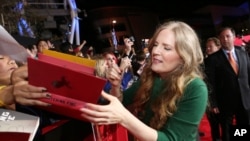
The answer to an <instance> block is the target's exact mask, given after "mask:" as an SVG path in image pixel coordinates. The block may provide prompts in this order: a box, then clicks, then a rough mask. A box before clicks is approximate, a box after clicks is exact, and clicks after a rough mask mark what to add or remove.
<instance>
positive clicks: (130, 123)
mask: <svg viewBox="0 0 250 141" xmlns="http://www.w3.org/2000/svg"><path fill="white" fill-rule="evenodd" d="M123 117H124V118H123V120H122V122H121V123H120V124H121V125H122V126H123V127H125V128H126V129H127V130H128V131H129V132H130V133H132V134H133V135H134V136H135V137H136V138H137V139H138V140H140V141H156V140H157V138H158V134H157V131H156V130H155V129H153V128H151V127H149V126H147V125H146V124H144V123H143V122H141V121H140V120H139V119H138V118H136V117H135V116H134V115H133V114H131V113H130V112H129V111H127V112H124V116H123Z"/></svg>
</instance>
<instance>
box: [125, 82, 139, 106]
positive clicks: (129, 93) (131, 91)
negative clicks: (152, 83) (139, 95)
mask: <svg viewBox="0 0 250 141" xmlns="http://www.w3.org/2000/svg"><path fill="white" fill-rule="evenodd" d="M139 85H140V82H139V81H137V82H135V83H133V85H132V86H130V87H129V88H128V89H126V90H125V91H123V101H122V104H123V105H124V106H125V107H126V106H127V105H130V104H131V103H132V102H133V99H134V96H135V94H136V91H137V90H138V88H139Z"/></svg>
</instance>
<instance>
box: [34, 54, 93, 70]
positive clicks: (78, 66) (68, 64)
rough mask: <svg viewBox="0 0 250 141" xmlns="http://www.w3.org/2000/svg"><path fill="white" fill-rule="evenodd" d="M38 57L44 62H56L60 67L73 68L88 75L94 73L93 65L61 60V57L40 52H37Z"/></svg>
mask: <svg viewBox="0 0 250 141" xmlns="http://www.w3.org/2000/svg"><path fill="white" fill-rule="evenodd" d="M38 59H39V60H43V61H46V62H50V63H53V64H57V65H60V66H62V67H67V68H69V69H73V70H76V71H82V72H83V73H88V74H90V75H93V74H94V68H93V67H89V66H86V65H82V64H79V63H72V62H70V61H67V60H64V61H62V59H59V58H56V57H52V56H49V55H46V54H42V53H38Z"/></svg>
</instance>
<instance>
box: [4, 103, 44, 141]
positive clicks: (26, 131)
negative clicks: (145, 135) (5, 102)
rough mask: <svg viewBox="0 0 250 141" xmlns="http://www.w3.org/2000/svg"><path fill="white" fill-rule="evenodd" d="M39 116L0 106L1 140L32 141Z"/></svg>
mask: <svg viewBox="0 0 250 141" xmlns="http://www.w3.org/2000/svg"><path fill="white" fill-rule="evenodd" d="M39 120H40V119H39V117H37V116H33V115H29V114H25V113H21V112H18V111H14V110H8V109H4V108H0V139H1V140H2V141H33V139H34V137H35V134H36V132H37V129H38V126H39Z"/></svg>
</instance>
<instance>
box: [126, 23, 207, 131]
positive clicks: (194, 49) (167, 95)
mask: <svg viewBox="0 0 250 141" xmlns="http://www.w3.org/2000/svg"><path fill="white" fill-rule="evenodd" d="M166 28H168V29H170V30H172V31H173V32H174V34H175V38H176V41H175V44H176V50H177V53H178V54H179V55H180V57H181V58H182V59H183V64H182V65H181V66H179V67H178V68H176V69H175V70H174V71H172V72H171V73H170V74H169V75H168V76H166V77H165V78H162V79H163V81H164V87H163V90H162V91H161V94H160V96H159V97H158V98H157V99H155V100H154V101H153V102H152V103H150V107H151V109H152V112H153V113H154V116H153V117H152V119H150V123H149V124H150V126H151V127H152V128H154V129H160V128H161V127H162V126H163V124H164V123H165V122H166V121H167V119H168V118H169V117H170V116H171V115H173V113H174V112H175V111H176V109H177V104H178V101H179V100H180V98H181V97H182V96H183V92H184V89H185V86H186V85H187V84H188V83H189V82H190V81H191V80H192V79H193V78H195V77H199V78H203V72H202V69H201V64H202V63H203V53H202V50H201V46H200V41H199V38H198V36H197V34H196V33H195V31H194V30H193V29H192V28H191V27H190V26H189V25H187V24H186V23H184V22H181V21H170V22H166V23H164V24H162V25H160V26H159V28H158V29H157V30H156V32H155V33H154V35H153V37H152V38H151V40H150V43H149V45H148V48H149V51H150V53H151V52H152V47H153V46H154V42H155V40H156V38H157V36H158V34H159V33H160V32H161V31H162V30H164V29H166ZM151 64H152V62H151V60H149V63H148V64H147V65H146V67H145V68H144V71H143V73H142V75H141V78H140V81H141V82H140V83H141V84H143V85H141V86H140V88H139V89H138V91H137V93H136V95H135V98H134V102H133V104H132V105H130V106H129V109H130V110H131V112H132V113H133V114H135V115H136V116H138V117H139V118H143V117H144V107H145V105H146V104H147V103H148V102H149V99H150V97H151V92H152V88H153V82H154V80H155V78H156V77H159V76H158V74H156V73H155V72H153V71H152V70H151ZM139 115H140V116H141V117H140V116H139Z"/></svg>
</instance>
